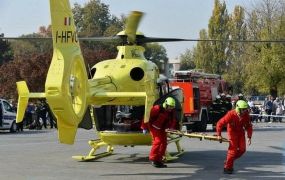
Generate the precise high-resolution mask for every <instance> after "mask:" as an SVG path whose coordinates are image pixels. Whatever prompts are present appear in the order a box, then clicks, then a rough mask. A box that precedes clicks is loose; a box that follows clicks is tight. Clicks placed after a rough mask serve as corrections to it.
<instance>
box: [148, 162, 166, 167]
mask: <svg viewBox="0 0 285 180" xmlns="http://www.w3.org/2000/svg"><path fill="white" fill-rule="evenodd" d="M151 165H152V166H153V167H156V168H166V167H167V165H166V164H163V163H162V162H158V161H151Z"/></svg>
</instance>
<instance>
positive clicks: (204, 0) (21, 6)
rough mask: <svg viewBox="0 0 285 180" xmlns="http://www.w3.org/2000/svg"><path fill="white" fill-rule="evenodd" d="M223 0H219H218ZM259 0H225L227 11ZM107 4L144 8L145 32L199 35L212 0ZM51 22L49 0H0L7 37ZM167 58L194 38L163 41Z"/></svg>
mask: <svg viewBox="0 0 285 180" xmlns="http://www.w3.org/2000/svg"><path fill="white" fill-rule="evenodd" d="M88 1H89V0H70V3H71V5H73V4H74V3H78V4H81V5H84V4H85V3H87V2H88ZM221 1H222V0H221ZM256 1H258V0H225V2H226V5H227V9H228V13H232V12H233V9H234V7H235V6H236V5H241V6H243V7H248V8H250V7H251V6H252V5H253V4H254V3H255V2H256ZM101 2H102V3H104V4H106V5H109V10H110V13H111V14H112V15H115V16H117V17H120V15H122V14H125V15H128V14H129V12H130V11H134V10H138V11H142V12H144V13H145V14H144V17H143V19H142V22H141V24H140V26H139V29H138V30H139V31H141V32H143V33H144V35H145V36H151V37H167V38H188V39H197V38H199V31H200V30H201V29H203V28H205V29H207V27H208V22H209V19H210V17H211V15H212V11H213V7H214V0H101ZM49 24H50V12H49V0H0V33H4V34H5V36H6V37H17V36H20V35H22V34H30V33H33V32H37V31H38V28H39V27H40V26H48V25H49ZM162 45H163V46H164V47H165V48H166V52H167V55H168V57H169V58H170V59H175V58H178V57H179V56H180V54H182V53H185V51H186V50H187V49H192V47H193V46H194V45H195V43H194V42H168V43H162Z"/></svg>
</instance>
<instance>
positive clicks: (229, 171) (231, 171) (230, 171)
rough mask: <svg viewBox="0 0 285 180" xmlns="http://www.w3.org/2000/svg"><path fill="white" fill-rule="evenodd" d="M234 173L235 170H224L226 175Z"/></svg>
mask: <svg viewBox="0 0 285 180" xmlns="http://www.w3.org/2000/svg"><path fill="white" fill-rule="evenodd" d="M233 171H234V169H232V168H231V169H228V168H224V174H232V173H233Z"/></svg>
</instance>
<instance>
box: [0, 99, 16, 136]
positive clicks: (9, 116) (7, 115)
mask: <svg viewBox="0 0 285 180" xmlns="http://www.w3.org/2000/svg"><path fill="white" fill-rule="evenodd" d="M0 130H10V132H16V130H17V125H16V112H15V110H14V109H13V108H12V106H11V105H10V103H9V102H8V101H7V100H5V99H0Z"/></svg>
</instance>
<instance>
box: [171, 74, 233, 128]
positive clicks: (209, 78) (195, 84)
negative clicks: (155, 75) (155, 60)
mask: <svg viewBox="0 0 285 180" xmlns="http://www.w3.org/2000/svg"><path fill="white" fill-rule="evenodd" d="M173 77H174V78H173V79H171V80H170V86H171V87H172V88H173V89H175V88H181V89H182V90H183V93H184V104H183V105H184V107H183V110H184V120H183V124H184V125H185V126H186V128H187V131H195V132H202V131H206V129H207V124H213V125H214V123H215V122H213V118H212V117H210V116H209V108H210V106H211V105H212V103H213V101H214V100H215V98H216V96H217V95H218V94H219V93H222V92H225V91H226V89H227V87H226V86H227V85H226V82H225V81H224V80H222V78H221V76H220V75H218V74H208V73H204V72H201V71H197V70H187V71H174V73H173Z"/></svg>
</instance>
